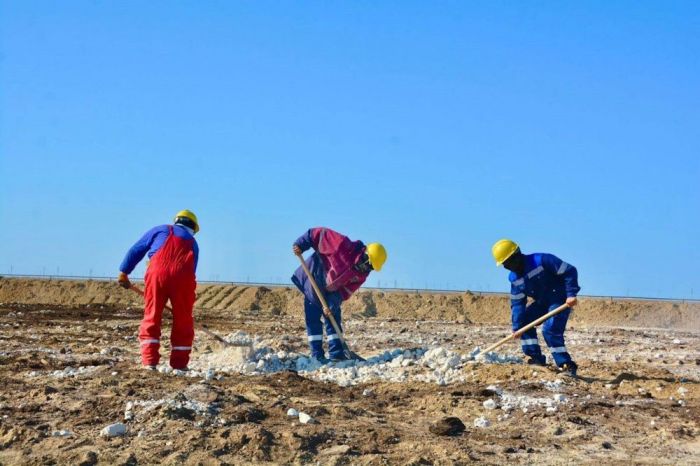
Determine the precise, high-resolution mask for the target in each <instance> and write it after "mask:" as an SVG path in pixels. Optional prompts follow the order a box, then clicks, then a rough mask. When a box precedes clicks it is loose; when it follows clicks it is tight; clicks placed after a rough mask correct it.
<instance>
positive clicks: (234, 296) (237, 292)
mask: <svg viewBox="0 0 700 466" xmlns="http://www.w3.org/2000/svg"><path fill="white" fill-rule="evenodd" d="M247 289H249V287H247V286H238V287H236V288H235V289H233V290H231V293H229V295H228V296H227V297H226V298H225V299H223V300H222V301H221V302H219V303H218V305H217V306H216V309H221V310H226V309H229V308H230V307H234V303H235V302H236V301H237V300H238V298H240V297H241V295H242V294H243V293H245V291H246V290H247Z"/></svg>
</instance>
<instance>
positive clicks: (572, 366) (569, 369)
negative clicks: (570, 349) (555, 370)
mask: <svg viewBox="0 0 700 466" xmlns="http://www.w3.org/2000/svg"><path fill="white" fill-rule="evenodd" d="M559 370H560V371H561V373H562V374H563V375H566V376H568V377H571V378H574V379H575V378H576V371H578V365H577V364H576V363H575V362H574V361H569V362H565V363H564V364H562V365H561V366H559Z"/></svg>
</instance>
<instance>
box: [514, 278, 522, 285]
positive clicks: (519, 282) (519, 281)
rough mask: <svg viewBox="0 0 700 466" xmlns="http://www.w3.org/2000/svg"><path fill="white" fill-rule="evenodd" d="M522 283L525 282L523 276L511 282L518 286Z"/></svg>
mask: <svg viewBox="0 0 700 466" xmlns="http://www.w3.org/2000/svg"><path fill="white" fill-rule="evenodd" d="M523 283H525V279H524V278H518V279H517V280H515V281H514V282H513V286H520V285H522V284H523Z"/></svg>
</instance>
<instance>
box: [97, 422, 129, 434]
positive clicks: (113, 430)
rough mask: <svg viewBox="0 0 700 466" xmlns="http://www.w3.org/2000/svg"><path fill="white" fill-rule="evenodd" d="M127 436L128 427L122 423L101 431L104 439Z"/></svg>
mask: <svg viewBox="0 0 700 466" xmlns="http://www.w3.org/2000/svg"><path fill="white" fill-rule="evenodd" d="M124 434H126V425H124V424H122V423H121V422H117V423H115V424H110V425H108V426H107V427H105V428H104V429H102V430H101V431H100V435H101V436H102V437H119V436H122V435H124Z"/></svg>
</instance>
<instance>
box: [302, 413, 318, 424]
mask: <svg viewBox="0 0 700 466" xmlns="http://www.w3.org/2000/svg"><path fill="white" fill-rule="evenodd" d="M299 422H301V423H302V424H315V423H316V420H315V419H314V418H312V417H311V416H309V415H308V414H306V413H299Z"/></svg>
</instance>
